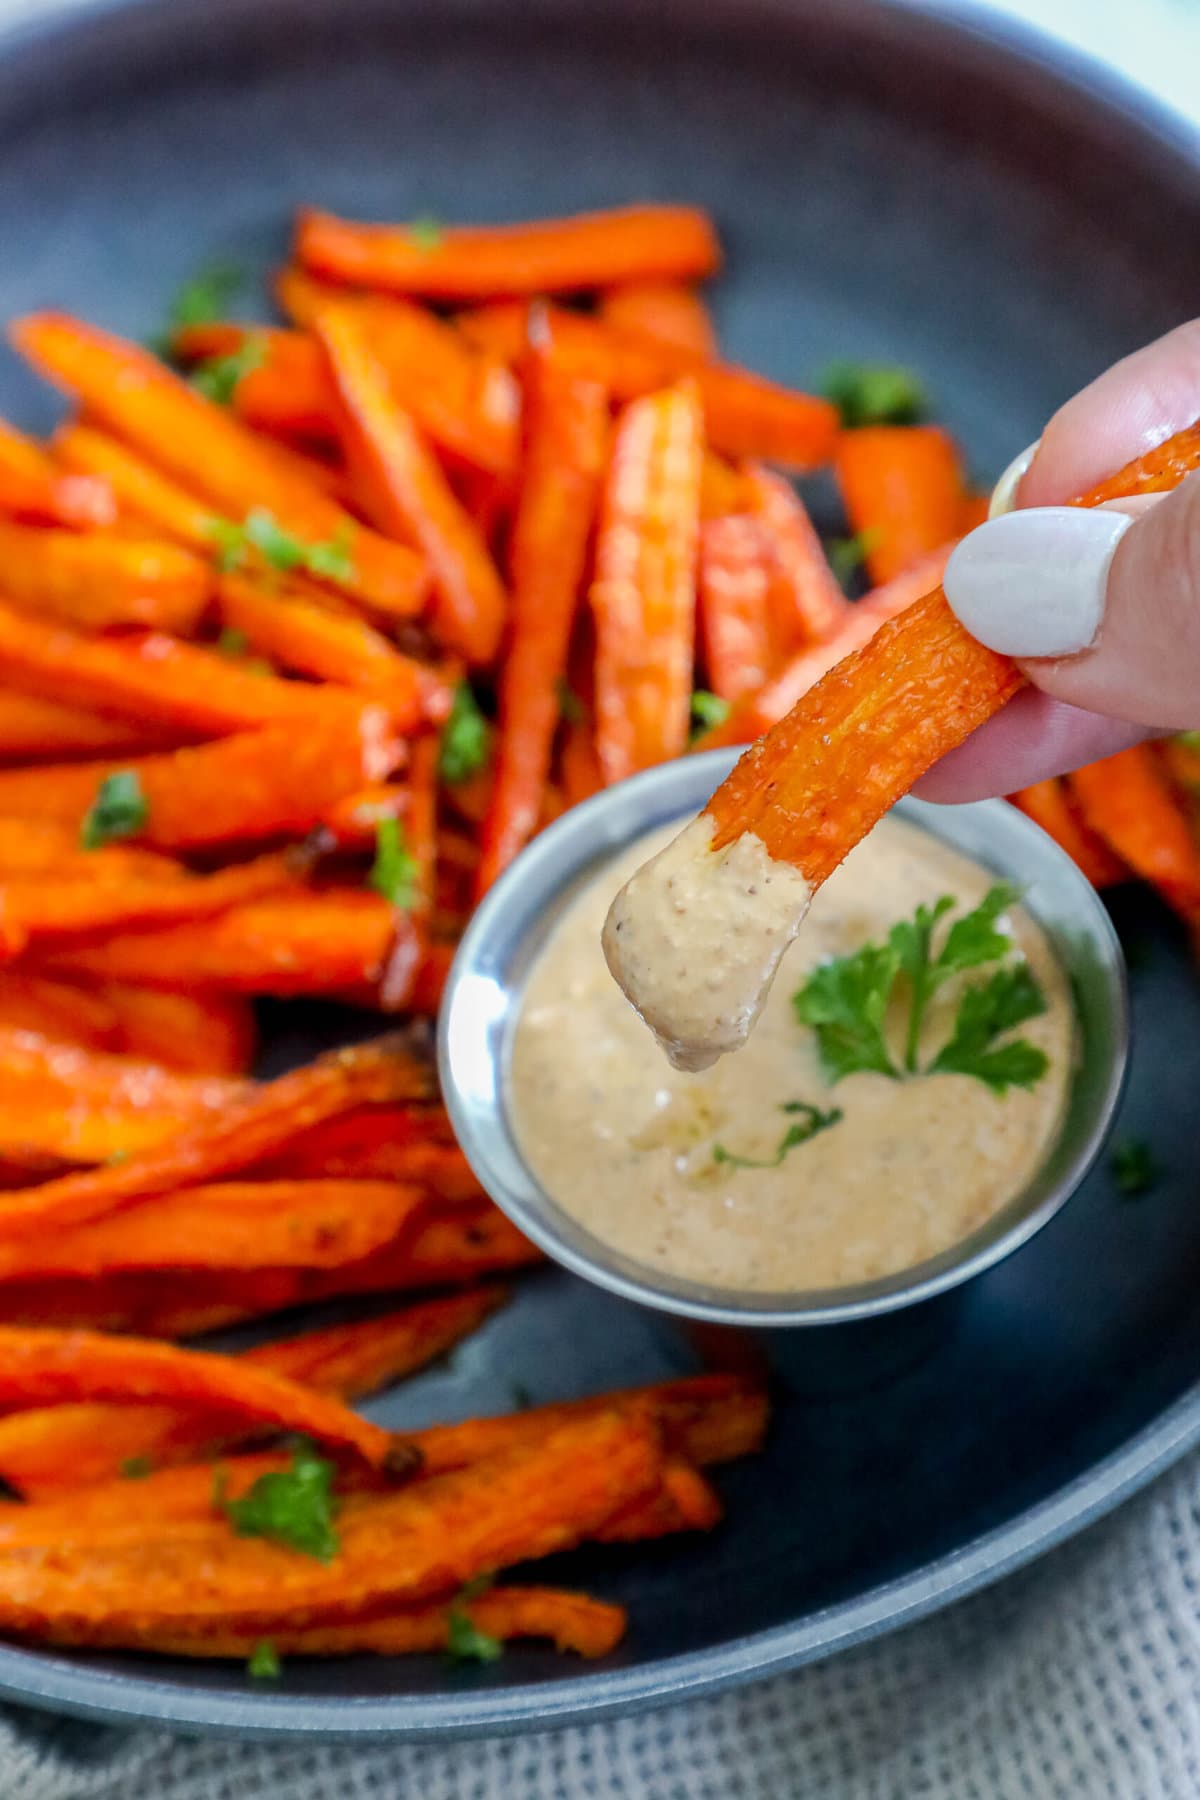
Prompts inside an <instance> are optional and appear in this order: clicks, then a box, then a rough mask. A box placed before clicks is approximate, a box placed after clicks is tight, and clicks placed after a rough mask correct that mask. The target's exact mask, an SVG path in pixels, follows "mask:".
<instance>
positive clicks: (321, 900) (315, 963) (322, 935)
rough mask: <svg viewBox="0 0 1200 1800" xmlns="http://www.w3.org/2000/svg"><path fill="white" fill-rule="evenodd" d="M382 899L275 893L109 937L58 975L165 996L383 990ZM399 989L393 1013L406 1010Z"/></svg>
mask: <svg viewBox="0 0 1200 1800" xmlns="http://www.w3.org/2000/svg"><path fill="white" fill-rule="evenodd" d="M404 923H405V921H404V918H403V915H402V916H401V917H400V918H399V919H398V917H397V915H396V914H395V913H394V912H393V910H392V908H391V907H390V906H389V904H388V902H387V901H386V900H385V899H384V898H383V896H382V895H381V894H373V893H366V892H363V891H361V890H357V889H353V888H344V889H343V888H338V889H330V890H328V891H327V892H315V893H305V894H280V895H277V896H275V897H274V898H267V899H263V900H257V901H251V902H248V903H247V904H245V905H243V906H237V907H232V908H230V910H229V911H227V912H224V913H221V914H219V915H218V916H217V917H216V918H212V919H201V920H197V921H196V922H195V923H194V924H190V925H174V926H168V927H165V928H163V929H161V930H157V931H149V930H144V931H130V932H121V933H116V934H114V935H113V936H111V937H109V938H107V939H106V940H105V941H104V942H103V943H100V944H95V945H91V946H88V947H85V948H79V949H71V950H61V951H57V952H55V954H54V956H53V958H52V959H48V961H49V966H51V967H52V968H53V969H54V970H55V971H56V972H66V973H73V974H77V975H86V976H90V977H92V978H93V979H96V980H101V981H122V982H131V983H133V984H135V985H143V986H146V987H151V988H162V989H165V990H166V991H167V992H169V993H174V992H183V993H187V992H188V991H189V990H191V989H193V988H197V987H198V988H204V989H208V990H217V991H219V992H221V993H224V994H231V993H232V994H272V995H275V996H286V995H289V994H310V995H311V994H329V995H339V994H341V993H343V992H344V991H345V990H347V989H350V988H353V987H355V986H356V985H358V984H368V983H369V984H371V985H372V987H374V986H376V985H377V984H379V983H380V982H382V981H383V980H384V978H385V976H386V975H387V973H388V969H389V966H390V964H391V962H392V960H393V958H394V957H395V955H396V954H397V949H396V946H397V933H398V931H399V930H401V929H402V928H403V925H404ZM407 995H408V988H407V986H406V987H405V988H404V989H402V990H401V992H400V995H399V997H398V998H397V999H396V1001H395V1002H394V1005H393V1007H392V1008H391V1010H400V1008H402V1007H403V1006H404V1005H406V1003H407Z"/></svg>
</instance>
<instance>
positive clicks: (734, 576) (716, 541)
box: [697, 513, 776, 702]
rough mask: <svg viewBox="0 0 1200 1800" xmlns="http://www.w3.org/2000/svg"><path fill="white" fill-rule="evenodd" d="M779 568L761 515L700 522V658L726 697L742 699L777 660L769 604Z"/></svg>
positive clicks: (711, 682) (754, 690)
mask: <svg viewBox="0 0 1200 1800" xmlns="http://www.w3.org/2000/svg"><path fill="white" fill-rule="evenodd" d="M775 574H776V571H775V569H774V566H773V561H772V557H771V553H770V546H769V544H768V542H767V538H766V535H765V533H764V532H763V529H762V526H761V524H760V523H759V521H758V520H757V519H756V518H754V517H753V516H752V515H750V514H748V513H728V514H726V515H725V516H724V517H723V518H718V519H707V520H705V522H704V523H703V525H702V526H701V527H700V566H699V570H698V595H697V598H698V600H699V621H700V639H701V649H702V660H703V664H704V668H705V671H706V674H707V678H708V685H709V687H710V688H711V689H712V691H713V693H714V694H719V695H720V697H721V699H722V700H729V701H731V702H732V701H735V700H741V699H742V698H743V697H744V696H745V695H747V694H755V693H757V692H758V690H759V689H760V688H761V687H762V686H763V685H764V684H765V682H766V681H767V678H768V676H769V674H770V671H771V666H772V663H773V661H774V634H773V632H772V626H771V617H770V613H769V610H768V608H769V605H770V600H771V586H772V578H773V576H774V575H775Z"/></svg>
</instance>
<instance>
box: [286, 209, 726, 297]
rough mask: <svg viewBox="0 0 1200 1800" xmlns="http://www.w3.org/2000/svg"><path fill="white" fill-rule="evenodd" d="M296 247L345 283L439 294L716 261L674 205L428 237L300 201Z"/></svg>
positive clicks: (675, 273) (704, 235)
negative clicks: (336, 214) (302, 208)
mask: <svg viewBox="0 0 1200 1800" xmlns="http://www.w3.org/2000/svg"><path fill="white" fill-rule="evenodd" d="M296 257H297V260H298V261H299V262H300V264H301V265H302V267H304V268H306V269H309V270H311V271H312V272H313V273H314V274H316V275H323V276H325V277H326V278H327V279H330V280H334V281H340V282H344V283H346V284H347V285H349V286H358V287H370V288H383V289H389V290H391V291H392V292H395V293H399V294H425V295H429V296H430V297H433V298H437V299H440V300H472V299H488V298H490V297H492V296H495V295H501V294H550V293H564V292H571V291H578V290H580V289H583V288H594V287H612V286H615V285H616V284H617V283H619V282H622V281H646V280H650V279H658V280H673V281H676V280H677V281H702V280H703V279H704V278H705V277H706V276H708V275H712V274H714V273H715V272H716V270H717V269H718V268H719V267H720V263H721V252H720V247H719V245H718V243H717V239H716V234H715V233H714V231H713V228H712V226H711V224H710V223H709V221H708V219H707V218H706V216H705V215H704V214H703V213H701V212H698V211H696V210H694V209H693V208H690V207H683V206H630V207H625V208H622V209H618V210H615V211H612V212H603V213H585V214H580V215H579V216H578V217H576V218H570V219H561V220H540V221H538V222H536V223H533V224H529V225H494V226H479V227H475V228H469V229H467V228H463V229H460V228H454V227H451V228H449V229H447V230H444V231H441V232H440V233H439V237H438V242H437V243H436V244H432V245H431V244H429V243H428V242H427V241H426V240H425V238H424V236H423V234H422V233H416V234H415V235H414V233H413V232H411V231H409V230H407V229H406V228H405V227H404V226H402V225H357V224H351V223H349V222H348V221H346V220H343V219H338V218H335V217H334V216H333V214H331V213H321V212H315V211H305V212H302V213H301V214H300V217H299V219H298V221H297V226H296Z"/></svg>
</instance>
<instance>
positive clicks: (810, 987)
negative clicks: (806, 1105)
mask: <svg viewBox="0 0 1200 1800" xmlns="http://www.w3.org/2000/svg"><path fill="white" fill-rule="evenodd" d="M899 969H900V959H899V956H898V954H897V952H896V951H895V949H894V948H893V947H892V945H891V944H864V945H863V947H862V949H861V950H857V951H855V953H854V955H853V956H838V957H835V958H834V959H833V960H832V961H831V962H827V963H822V964H821V966H820V968H818V969H814V970H813V973H812V974H811V975H810V976H809V978H808V980H807V981H806V982H805V984H804V986H803V987H802V988H800V989H799V991H798V992H797V993H795V994H793V995H792V1006H793V1007H794V1008H795V1012H796V1017H797V1018H798V1019H799V1021H800V1023H801V1024H802V1025H811V1026H812V1027H813V1029H814V1030H815V1031H816V1034H817V1051H818V1054H819V1056H820V1059H821V1066H822V1068H823V1069H824V1071H825V1074H826V1076H827V1078H828V1079H829V1080H830V1081H840V1080H841V1079H842V1077H843V1076H844V1075H853V1074H855V1073H856V1072H858V1071H860V1070H863V1069H874V1070H875V1071H876V1073H877V1074H879V1075H893V1076H894V1075H896V1074H897V1073H898V1071H897V1069H896V1067H895V1065H894V1064H893V1062H892V1059H891V1056H890V1055H889V1054H888V1047H887V1044H886V1042H885V1041H884V1036H883V1021H884V1016H885V1014H886V1013H887V1005H888V1001H889V999H890V998H891V993H892V987H893V985H894V983H895V980H896V976H897V974H898V973H899Z"/></svg>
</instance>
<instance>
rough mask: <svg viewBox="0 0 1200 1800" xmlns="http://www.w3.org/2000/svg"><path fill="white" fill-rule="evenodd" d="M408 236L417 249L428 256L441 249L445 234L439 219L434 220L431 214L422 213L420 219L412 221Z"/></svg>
mask: <svg viewBox="0 0 1200 1800" xmlns="http://www.w3.org/2000/svg"><path fill="white" fill-rule="evenodd" d="M408 235H409V237H410V238H411V239H412V241H413V244H414V246H415V247H416V249H418V250H423V251H425V252H426V254H428V252H429V251H431V250H437V249H440V247H441V243H442V239H443V237H444V236H445V233H444V231H443V230H442V225H441V221H440V220H439V219H435V218H433V217H432V215H431V214H429V213H422V215H421V216H420V218H417V219H413V220H411V221H410V223H409V227H408Z"/></svg>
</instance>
